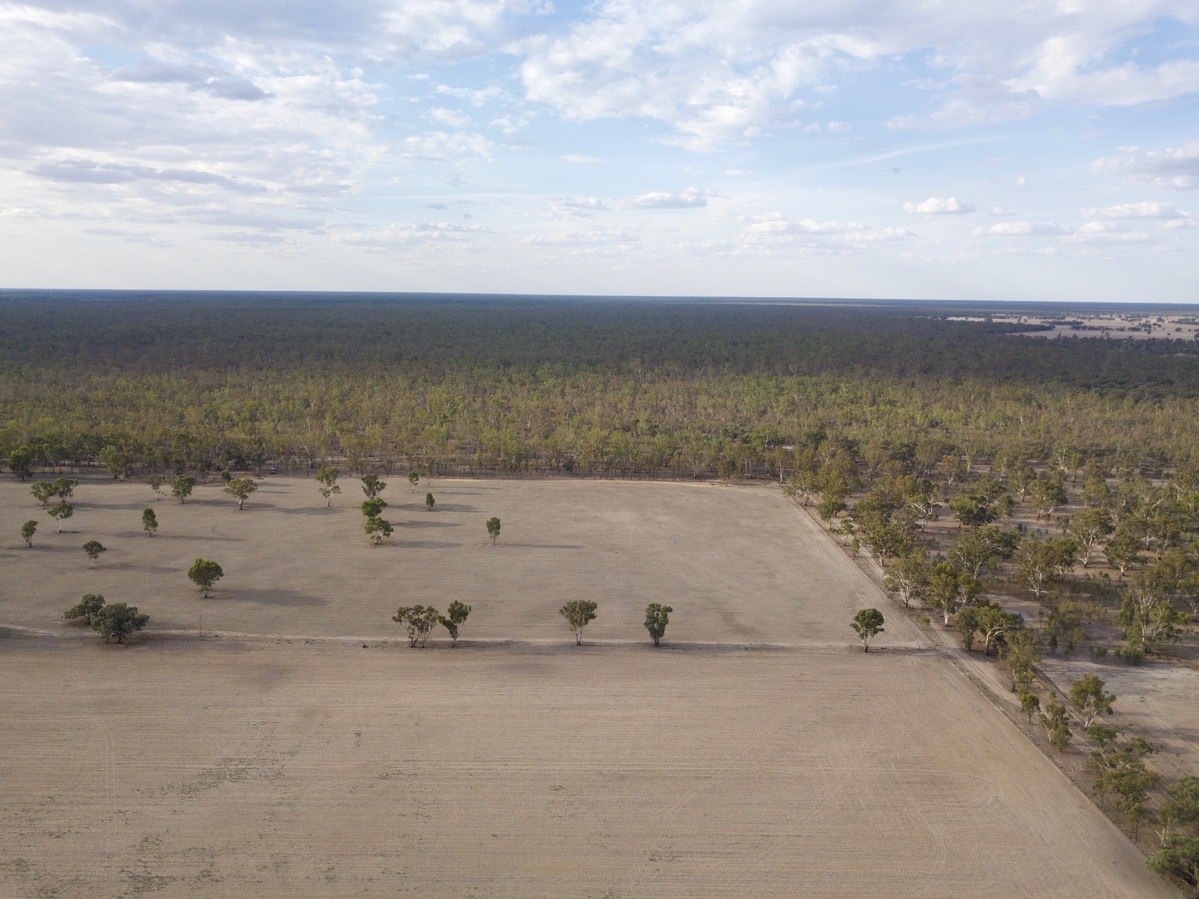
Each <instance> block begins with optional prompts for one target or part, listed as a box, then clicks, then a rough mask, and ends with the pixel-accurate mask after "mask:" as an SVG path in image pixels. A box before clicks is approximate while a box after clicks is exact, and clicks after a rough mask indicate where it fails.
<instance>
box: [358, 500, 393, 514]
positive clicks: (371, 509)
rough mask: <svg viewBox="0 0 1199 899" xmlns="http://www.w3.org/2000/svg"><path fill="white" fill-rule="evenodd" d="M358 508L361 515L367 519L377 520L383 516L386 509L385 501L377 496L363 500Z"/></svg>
mask: <svg viewBox="0 0 1199 899" xmlns="http://www.w3.org/2000/svg"><path fill="white" fill-rule="evenodd" d="M359 508H360V509H362V514H363V515H365V516H366V517H367V518H378V517H379V516H380V515H382V514H383V510H384V509H386V508H387V500H385V499H381V498H379V497H377V496H375V497H371V498H370V499H364V500H363V501H362V505H361V506H359Z"/></svg>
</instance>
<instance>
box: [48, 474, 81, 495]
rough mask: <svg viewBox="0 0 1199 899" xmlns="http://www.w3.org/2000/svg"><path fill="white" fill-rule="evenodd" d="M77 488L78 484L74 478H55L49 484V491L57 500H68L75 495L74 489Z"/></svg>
mask: <svg viewBox="0 0 1199 899" xmlns="http://www.w3.org/2000/svg"><path fill="white" fill-rule="evenodd" d="M78 486H79V482H78V481H77V480H75V479H74V478H55V479H54V481H53V483H51V484H50V489H51V491H52V492H53V494H54V496H57V497H58V498H59V499H70V498H71V497H72V496H74V495H75V488H76V487H78Z"/></svg>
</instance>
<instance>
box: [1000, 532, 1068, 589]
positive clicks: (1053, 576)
mask: <svg viewBox="0 0 1199 899" xmlns="http://www.w3.org/2000/svg"><path fill="white" fill-rule="evenodd" d="M1075 549H1076V548H1075V544H1074V541H1073V540H1071V539H1069V538H1068V537H1061V538H1052V537H1051V538H1049V539H1046V540H1042V539H1040V538H1039V537H1035V536H1029V537H1025V538H1024V539H1023V540H1021V541H1020V546H1019V547H1018V548H1017V549H1016V552H1015V554H1014V555H1013V557H1012V561H1013V562H1014V563H1015V565H1016V580H1017V582H1018V583H1019V584H1020V585H1021V586H1023V587H1025V588H1027V589H1028V590H1029V591H1030V592H1031V593H1032V595H1033V597H1034V598H1035V599H1036V600H1037V602H1040V601H1041V598H1042V597H1043V596H1044V595H1045V594H1046V593H1048V592H1049V591H1050V590H1051V589H1052V588H1053V587H1056V586H1057V585H1058V584H1060V583H1061V581H1062V578H1063V577H1064V576H1065V574H1066V572H1067V571H1069V570H1070V566H1071V565H1073V564H1074V555H1075Z"/></svg>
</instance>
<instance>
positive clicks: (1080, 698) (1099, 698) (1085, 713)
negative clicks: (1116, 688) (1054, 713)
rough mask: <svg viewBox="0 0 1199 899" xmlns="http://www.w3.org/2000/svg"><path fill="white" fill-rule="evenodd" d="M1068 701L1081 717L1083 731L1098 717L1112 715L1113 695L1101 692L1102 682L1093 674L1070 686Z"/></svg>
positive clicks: (1114, 697)
mask: <svg viewBox="0 0 1199 899" xmlns="http://www.w3.org/2000/svg"><path fill="white" fill-rule="evenodd" d="M1070 701H1071V702H1073V703H1074V706H1075V707H1076V708H1077V709H1078V711H1079V714H1081V715H1082V726H1083V729H1084V730H1085V729H1087V728H1089V727H1090V726H1091V725H1092V724H1094V723H1095V719H1096V718H1097V717H1099V716H1100V715H1110V714H1111V713H1112V703H1113V702H1115V701H1116V694H1115V693H1104V692H1103V681H1102V680H1100V679H1099V678H1098V677H1097V676H1095V675H1094V674H1086V675H1083V676H1082V677H1080V678H1079V679H1078V680H1076V681H1075V682H1074V683H1073V684H1071V685H1070Z"/></svg>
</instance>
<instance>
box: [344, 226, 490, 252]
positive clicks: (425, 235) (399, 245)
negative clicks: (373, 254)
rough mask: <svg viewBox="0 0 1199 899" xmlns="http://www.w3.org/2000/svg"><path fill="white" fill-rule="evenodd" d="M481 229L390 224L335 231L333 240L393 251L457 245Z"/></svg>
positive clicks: (466, 240)
mask: <svg viewBox="0 0 1199 899" xmlns="http://www.w3.org/2000/svg"><path fill="white" fill-rule="evenodd" d="M483 230H484V229H483V228H482V227H480V226H479V225H456V224H452V223H449V222H422V223H413V224H393V225H389V226H388V227H386V228H383V229H380V230H377V231H358V232H354V233H350V234H339V235H337V236H335V237H334V238H333V240H334V241H335V242H337V243H342V244H348V245H350V246H356V247H362V248H363V249H367V250H397V249H403V248H405V247H412V246H421V245H433V246H437V245H459V244H463V243H465V242H468V241H470V240H471V239H472V238H473V237H475V236H476V235H478V234H480V233H481V232H482V231H483Z"/></svg>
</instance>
